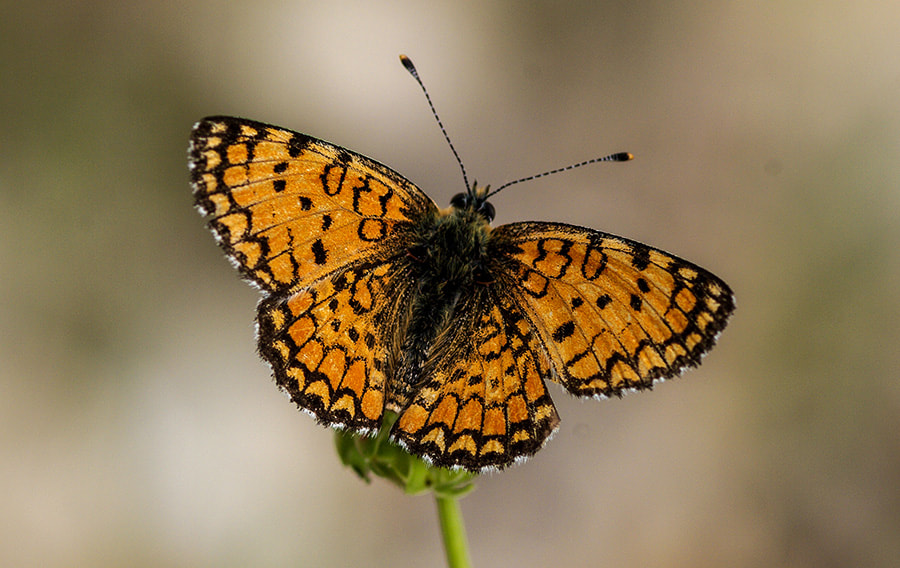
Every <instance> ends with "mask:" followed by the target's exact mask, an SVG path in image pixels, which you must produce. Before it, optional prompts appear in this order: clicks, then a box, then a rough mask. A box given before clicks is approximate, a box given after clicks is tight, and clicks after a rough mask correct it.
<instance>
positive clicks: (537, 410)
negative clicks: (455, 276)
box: [392, 286, 559, 471]
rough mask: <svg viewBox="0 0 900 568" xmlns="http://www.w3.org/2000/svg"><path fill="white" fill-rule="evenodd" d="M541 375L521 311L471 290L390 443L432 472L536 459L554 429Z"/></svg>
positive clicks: (540, 359) (541, 361) (543, 363)
mask: <svg viewBox="0 0 900 568" xmlns="http://www.w3.org/2000/svg"><path fill="white" fill-rule="evenodd" d="M549 370H550V366H549V362H548V361H547V359H546V357H544V356H543V354H542V351H541V348H540V345H539V337H538V336H537V335H536V334H535V333H534V331H533V330H532V328H531V325H530V323H529V322H528V320H527V319H526V318H525V317H524V315H523V314H522V312H521V310H520V309H519V308H518V307H517V306H516V305H515V304H514V303H512V302H511V301H510V298H509V297H508V296H507V295H505V294H503V293H500V292H499V291H498V290H495V289H492V288H490V287H487V286H479V287H478V288H477V289H476V290H475V292H474V293H473V294H471V295H469V296H468V297H467V298H466V299H464V300H462V301H461V303H460V305H458V306H457V308H456V310H455V315H454V319H453V321H452V323H451V325H449V326H448V328H447V329H446V332H445V334H444V335H442V336H440V337H439V338H438V340H437V341H436V343H435V346H434V347H433V348H432V350H431V352H430V354H429V360H428V361H427V362H426V364H425V366H424V370H423V373H422V375H423V376H425V377H427V379H426V380H425V381H424V383H423V384H422V385H420V386H419V387H418V390H417V391H416V394H415V397H414V398H413V400H412V401H410V403H409V404H408V405H407V406H406V408H405V409H404V410H403V412H402V413H401V415H400V417H399V419H398V421H397V423H396V424H395V426H394V428H393V431H392V437H393V439H394V440H395V441H396V442H398V443H400V444H401V445H403V446H404V447H405V448H406V449H407V450H408V451H410V452H411V453H414V454H416V455H419V456H422V457H424V458H425V459H427V460H429V461H431V462H432V463H434V464H435V465H438V466H442V467H464V468H465V469H468V470H470V471H483V470H489V469H496V468H503V467H505V466H507V465H510V464H511V463H513V462H514V461H515V460H516V459H519V458H522V457H524V456H529V455H532V454H534V453H535V452H537V451H538V450H539V449H540V448H541V447H542V446H543V444H544V442H545V441H546V440H547V438H548V437H549V436H550V434H552V433H553V431H554V430H555V429H556V427H557V424H558V423H559V416H558V415H557V413H556V408H555V406H554V405H553V401H552V400H551V399H550V395H549V393H548V392H547V388H546V385H545V384H544V381H543V379H542V377H544V376H546V375H547V374H548V373H549Z"/></svg>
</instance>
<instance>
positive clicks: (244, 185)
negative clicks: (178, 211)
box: [190, 117, 436, 293]
mask: <svg viewBox="0 0 900 568" xmlns="http://www.w3.org/2000/svg"><path fill="white" fill-rule="evenodd" d="M190 166H191V176H192V181H193V186H194V198H195V200H196V204H197V207H198V208H199V209H200V210H201V211H202V212H203V213H204V214H206V215H210V216H211V219H210V221H209V226H210V228H211V229H212V231H213V233H214V234H215V235H216V238H217V240H218V241H219V244H220V245H221V246H222V248H223V249H224V250H225V253H226V255H227V256H228V257H229V258H230V259H231V260H232V262H234V263H235V264H236V265H237V266H238V268H239V269H240V270H241V272H242V273H243V274H244V275H245V276H246V277H247V278H248V279H249V280H251V281H252V282H254V283H255V284H257V285H258V286H260V288H262V289H263V290H265V291H268V292H276V293H282V292H285V291H287V290H296V289H299V288H302V287H303V286H306V285H309V284H311V283H312V282H315V281H316V280H318V279H319V278H322V277H324V276H325V275H327V274H330V273H332V272H334V271H335V270H338V269H340V268H342V267H345V266H350V265H352V264H354V263H357V262H361V261H371V260H372V259H373V258H383V257H385V256H390V255H391V254H392V253H394V252H396V251H397V250H401V249H402V248H403V247H404V242H403V239H404V238H405V237H406V236H408V234H409V233H410V231H411V230H412V229H413V227H414V226H415V224H416V222H417V221H418V220H419V219H420V218H421V217H422V216H423V215H425V214H426V213H427V212H429V211H431V210H435V209H436V206H435V205H434V202H433V201H432V200H431V199H430V198H429V197H428V196H426V195H425V194H424V193H422V191H421V190H419V189H418V188H417V187H415V185H413V184H412V183H411V182H409V181H408V180H406V179H405V178H404V177H403V176H401V175H400V174H398V173H396V172H395V171H393V170H391V169H390V168H388V167H386V166H384V165H382V164H380V163H378V162H376V161H374V160H371V159H369V158H366V157H365V156H362V155H360V154H356V153H354V152H350V151H349V150H345V149H344V148H341V147H339V146H335V145H333V144H330V143H328V142H325V141H322V140H318V139H316V138H312V137H310V136H306V135H304V134H299V133H297V132H292V131H290V130H285V129H282V128H278V127H276V126H270V125H267V124H263V123H259V122H254V121H251V120H244V119H239V118H230V117H210V118H206V119H204V120H202V121H200V122H198V123H197V124H196V125H195V126H194V130H193V132H192V135H191V148H190Z"/></svg>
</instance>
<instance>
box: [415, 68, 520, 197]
mask: <svg viewBox="0 0 900 568" xmlns="http://www.w3.org/2000/svg"><path fill="white" fill-rule="evenodd" d="M400 63H402V64H403V66H404V67H406V70H407V71H409V74H410V75H412V76H413V79H415V80H416V83H418V84H419V86H420V87H422V92H423V93H425V100H426V101H428V106H429V107H431V114H433V115H434V119H435V120H436V121H437V123H438V126H439V127H440V129H441V133H442V134H443V135H444V140H446V141H447V144H448V145H449V146H450V151H452V152H453V156H454V157H455V158H456V163H457V164H459V169H460V170H461V171H462V176H463V183H465V184H466V192H468V193H469V194H471V193H472V188H471V187H470V186H469V176H467V175H466V167H465V166H464V165H463V163H462V160H460V159H459V154H458V153H457V152H456V148H454V147H453V142H451V141H450V136H448V135H447V130H446V129H444V124H443V123H442V122H441V117H439V116H438V113H437V111H436V110H434V104H432V102H431V97H430V96H429V95H428V89H426V88H425V83H423V82H422V79H420V78H419V72H418V71H416V66H415V65H413V62H412V60H411V59H410V58H409V57H407V56H405V55H403V54H401V55H400ZM520 181H522V180H520ZM507 185H512V184H507ZM495 193H496V192H495Z"/></svg>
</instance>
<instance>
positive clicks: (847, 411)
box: [0, 1, 900, 567]
mask: <svg viewBox="0 0 900 568" xmlns="http://www.w3.org/2000/svg"><path fill="white" fill-rule="evenodd" d="M0 13H2V14H3V17H2V18H0V108H2V109H3V111H2V119H0V149H2V151H0V487H2V493H0V532H2V534H3V535H4V538H2V539H0V565H3V566H119V565H128V566H191V567H195V566H217V567H218V566H244V565H254V566H283V565H294V566H313V565H315V566H441V565H442V563H443V556H442V552H441V550H440V544H439V540H438V531H437V519H436V514H435V511H434V509H433V503H432V502H431V501H429V500H427V499H416V498H412V497H407V496H405V495H403V494H402V493H401V492H400V491H398V490H396V489H395V488H394V487H393V486H390V485H388V484H386V483H378V482H377V481H376V482H375V483H373V484H372V485H371V486H367V485H365V484H363V483H361V482H360V481H359V480H358V479H357V477H356V476H355V475H353V474H352V472H351V471H349V470H345V469H343V468H342V466H341V465H340V464H339V461H338V458H337V456H336V455H335V453H334V450H333V448H332V436H331V432H329V431H327V430H325V429H323V428H321V427H319V426H317V425H316V424H315V422H314V421H313V420H312V419H310V418H309V417H308V416H306V415H304V414H301V413H298V412H297V411H296V409H295V408H294V406H293V405H292V404H291V403H289V402H288V401H286V400H285V399H284V398H283V397H281V396H279V395H278V393H277V390H276V389H275V387H274V385H273V384H272V382H271V380H270V379H269V371H268V369H267V368H266V367H265V365H263V364H262V363H261V362H259V361H258V360H257V358H256V355H255V352H254V347H255V345H254V338H253V328H252V322H253V317H254V306H255V302H256V298H257V294H256V292H255V291H254V290H252V289H251V288H250V287H249V286H247V285H246V284H244V283H242V282H241V281H240V280H239V278H238V277H237V274H236V273H235V271H234V270H233V269H231V267H230V266H229V265H228V263H227V262H226V261H225V260H224V258H223V257H222V255H221V253H220V252H219V251H218V249H217V248H216V246H215V244H214V241H213V239H212V237H211V236H210V234H209V232H208V231H207V230H206V229H205V228H204V227H203V220H202V219H201V217H200V216H199V215H197V214H196V212H194V211H193V210H192V201H191V197H190V189H189V187H188V183H187V180H188V174H187V166H186V149H187V137H188V133H189V130H190V127H191V124H192V123H193V122H194V121H196V120H198V119H200V118H202V117H203V116H205V115H210V114H234V115H239V116H246V117H248V118H253V119H256V120H261V121H265V122H271V123H275V124H279V125H282V126H284V127H287V128H291V129H294V130H299V131H302V132H306V133H308V134H311V135H313V136H317V137H321V138H325V139H328V140H331V141H333V142H335V143H338V144H340V145H342V146H345V147H348V148H351V149H353V150H356V151H358V152H361V153H363V154H367V155H370V156H372V157H374V158H375V159H377V160H379V161H382V162H384V163H386V164H389V165H391V166H392V167H394V168H396V169H397V170H398V171H400V172H402V173H404V174H405V175H407V176H408V177H409V178H410V179H411V180H413V181H414V182H416V183H417V184H419V185H420V186H421V187H422V188H423V189H424V190H425V191H426V192H428V193H429V195H431V196H432V197H433V198H434V199H435V200H436V201H437V202H438V203H439V204H441V205H442V206H443V205H445V204H446V203H447V202H449V199H450V197H451V196H452V195H453V194H455V193H457V192H458V191H460V189H461V188H462V182H461V180H460V176H459V173H458V170H457V168H456V164H455V162H454V161H453V158H452V155H451V154H450V153H449V151H448V150H447V149H446V147H445V145H444V142H443V140H442V139H441V136H440V132H439V130H438V129H437V127H436V126H435V125H434V123H433V121H432V119H431V117H430V115H429V112H428V109H427V106H426V104H425V101H424V100H423V99H422V97H421V93H420V92H419V91H418V87H417V86H416V85H415V84H414V83H413V81H412V80H411V79H410V77H409V76H408V75H406V72H405V71H404V70H403V68H402V67H401V66H400V65H399V62H398V60H397V55H398V54H399V53H407V54H408V55H410V56H411V57H412V58H413V59H414V60H415V62H416V64H417V66H418V68H419V71H420V73H421V75H422V77H423V79H424V80H425V83H426V84H427V85H428V87H429V89H430V91H431V94H432V97H433V98H434V100H435V104H436V105H437V107H438V110H439V111H440V112H441V115H442V118H443V121H444V123H445V125H446V126H447V128H448V130H449V132H450V135H451V136H452V137H453V140H454V142H455V144H456V146H457V148H458V149H459V150H460V153H461V155H462V157H463V159H464V160H465V162H466V165H467V168H468V170H469V172H470V178H471V177H475V178H476V179H478V180H479V181H480V182H482V183H491V184H493V185H495V186H496V185H498V184H500V183H502V182H504V181H507V180H510V179H515V178H518V177H522V176H525V175H528V174H532V173H536V172H538V171H543V170H546V169H551V168H554V167H558V166H561V165H565V164H566V163H572V162H576V161H580V160H583V159H586V158H590V157H593V156H597V155H602V154H606V153H609V152H615V151H630V152H633V153H634V154H635V155H636V156H637V159H636V160H634V161H633V162H630V163H628V164H618V165H603V166H597V167H593V168H584V169H581V170H577V171H574V172H570V173H566V174H561V175H557V176H553V177H550V178H548V179H542V180H538V181H535V182H531V183H529V184H522V185H517V186H515V187H514V188H510V189H509V190H507V191H504V193H503V194H501V195H498V196H497V198H496V199H494V200H493V203H494V205H495V206H496V208H497V211H498V216H497V222H498V223H504V222H510V221H514V220H524V219H538V220H555V221H563V222H568V223H575V224H580V225H585V226H590V227H594V228H597V229H600V230H604V231H608V232H611V233H614V234H619V235H623V236H627V237H630V238H634V239H637V240H640V241H643V242H647V243H648V244H652V245H655V246H658V247H660V248H663V249H666V250H670V251H671V252H674V253H676V254H679V255H680V256H684V257H685V258H688V259H690V260H692V261H694V262H696V263H698V264H700V265H702V266H705V267H707V268H709V269H710V270H712V271H713V272H715V273H717V274H718V275H720V276H721V277H723V278H724V279H725V280H726V281H727V282H728V283H729V284H730V285H731V286H732V288H733V289H734V290H735V292H736V295H737V300H738V309H737V313H736V315H735V317H734V320H733V322H732V324H731V325H730V327H729V328H728V329H726V331H725V333H724V334H723V336H722V337H721V339H720V345H719V346H718V347H717V348H716V349H715V350H713V352H712V353H711V354H710V355H709V356H708V357H707V358H706V360H705V362H704V365H703V366H702V367H701V368H699V369H697V370H694V371H691V372H689V373H688V374H687V376H686V377H685V378H683V379H679V380H676V381H673V382H670V383H666V384H663V385H661V386H660V387H658V388H657V389H656V390H655V391H654V392H653V393H644V394H641V395H636V396H629V397H626V398H625V399H623V400H614V401H605V402H595V401H588V402H584V403H582V402H579V401H575V400H573V399H572V398H571V397H569V396H568V395H566V394H565V392H564V391H563V390H562V389H559V388H556V387H551V394H552V395H553V396H554V400H555V401H556V403H557V406H558V408H559V412H560V415H561V417H562V425H561V429H560V431H559V432H558V433H557V435H556V436H555V437H554V439H553V440H552V441H551V442H550V443H549V444H548V446H547V447H546V448H545V449H544V450H542V451H541V452H540V453H539V454H538V455H537V456H536V457H535V458H533V459H532V460H530V461H529V462H527V463H526V464H525V465H522V466H519V467H516V468H513V469H511V470H508V471H506V472H503V473H501V474H497V475H492V476H489V477H485V478H483V479H481V480H479V481H478V484H477V485H478V487H477V489H476V491H475V493H473V494H472V496H469V497H467V498H466V499H465V500H464V501H463V502H462V505H463V512H464V513H465V514H466V518H467V522H468V525H469V527H468V528H469V534H470V541H471V546H472V557H473V561H474V563H475V565H477V566H498V565H508V566H538V565H553V566H598V565H600V566H605V565H609V566H613V565H623V566H660V567H678V566H791V567H802V566H810V567H823V566H836V567H837V566H884V567H892V566H896V565H897V561H898V559H900V489H898V487H900V381H898V369H900V350H898V349H897V345H898V343H900V323H898V322H900V294H898V293H897V291H898V284H900V251H898V244H900V224H898V222H897V219H898V218H900V160H898V155H900V102H898V101H900V98H898V96H897V93H898V92H900V50H898V49H897V44H896V22H897V21H898V19H900V5H897V4H896V3H894V2H869V3H864V4H853V5H851V4H846V3H840V2H820V3H807V2H785V3H763V4H759V3H733V2H700V3H693V4H691V5H682V4H679V5H675V4H669V3H661V2H658V3H648V4H644V5H641V6H637V5H635V4H634V3H632V2H619V3H594V2H573V3H529V4H521V3H513V2H495V3H486V4H481V5H477V6H476V5H474V4H473V5H469V4H450V3H447V4H442V3H434V4H432V3H416V2H404V1H400V2H392V3H385V4H371V5H369V4H362V3H359V4H352V3H336V4H331V3H321V2H319V3H306V2H295V3H281V2H256V3H221V2H184V3H174V2H163V3H152V4H150V3H147V4H133V5H132V4H128V3H124V4H123V3H115V2H74V3H63V2H38V3H11V2H6V3H4V4H3V5H0Z"/></svg>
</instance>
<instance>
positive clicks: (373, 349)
mask: <svg viewBox="0 0 900 568" xmlns="http://www.w3.org/2000/svg"><path fill="white" fill-rule="evenodd" d="M396 269H397V267H396V266H395V264H394V263H392V262H386V263H382V264H379V265H374V266H368V265H360V266H356V267H353V268H350V269H347V270H342V271H340V272H338V273H336V274H334V275H333V276H331V277H329V278H326V279H324V280H321V281H319V282H317V283H315V284H314V285H312V286H309V287H307V288H304V289H302V290H300V291H298V292H296V293H294V294H292V295H290V296H289V297H287V298H282V297H277V296H275V297H269V298H266V299H264V300H263V301H262V302H261V303H260V306H259V315H258V317H257V322H258V343H259V352H260V354H261V355H262V357H263V358H264V359H265V360H266V361H268V362H269V364H270V365H271V366H272V370H273V373H274V375H275V382H276V383H277V384H278V386H279V387H281V388H282V390H284V391H285V392H287V393H288V394H289V395H290V397H291V400H293V401H294V402H295V403H296V404H297V406H299V407H300V408H302V409H304V410H306V411H308V412H310V413H312V414H313V415H314V416H315V417H316V418H317V419H318V420H319V421H320V422H322V423H325V424H329V425H332V426H342V427H346V428H349V429H352V430H356V431H369V432H370V431H375V430H377V429H378V427H379V426H380V424H381V419H382V415H383V412H384V406H385V402H386V401H385V396H386V387H387V384H388V380H389V377H388V368H387V366H388V361H389V359H390V345H391V342H392V338H393V336H394V335H395V334H396V329H395V326H396V322H397V321H398V317H397V306H398V305H402V303H403V302H404V301H405V299H406V298H407V295H408V293H409V285H408V281H406V280H404V279H402V278H388V277H387V276H388V275H389V274H391V273H393V272H394V271H395V270H396Z"/></svg>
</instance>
